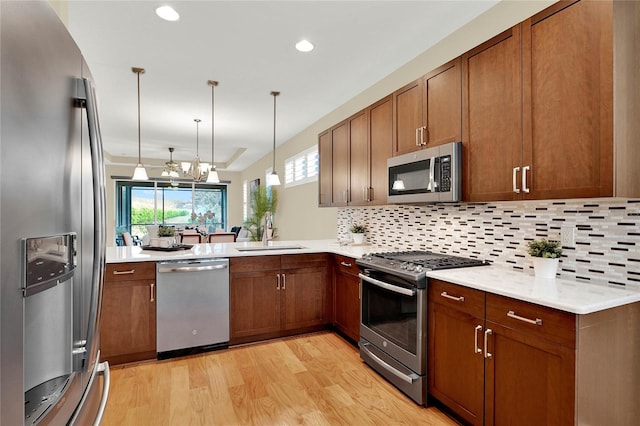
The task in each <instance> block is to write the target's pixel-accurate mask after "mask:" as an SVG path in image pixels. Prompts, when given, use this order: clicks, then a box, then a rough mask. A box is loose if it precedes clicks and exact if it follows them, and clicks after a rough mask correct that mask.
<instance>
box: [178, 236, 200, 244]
mask: <svg viewBox="0 0 640 426" xmlns="http://www.w3.org/2000/svg"><path fill="white" fill-rule="evenodd" d="M181 241H182V244H200V234H182V240H181Z"/></svg>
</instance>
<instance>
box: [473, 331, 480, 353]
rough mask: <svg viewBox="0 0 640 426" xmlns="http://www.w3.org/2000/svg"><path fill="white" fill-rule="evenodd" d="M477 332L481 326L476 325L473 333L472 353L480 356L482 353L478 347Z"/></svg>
mask: <svg viewBox="0 0 640 426" xmlns="http://www.w3.org/2000/svg"><path fill="white" fill-rule="evenodd" d="M478 331H482V326H481V325H476V329H475V332H474V333H473V342H474V345H475V351H474V352H473V353H476V354H481V353H482V349H480V348H479V347H478Z"/></svg>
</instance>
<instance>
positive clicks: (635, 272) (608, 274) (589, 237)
mask: <svg viewBox="0 0 640 426" xmlns="http://www.w3.org/2000/svg"><path fill="white" fill-rule="evenodd" d="M337 217H338V239H339V240H346V239H349V227H350V226H351V224H353V223H357V224H366V226H367V232H366V237H367V241H369V242H370V243H371V244H372V245H374V246H382V247H385V248H387V249H388V250H412V249H415V250H431V251H434V252H439V253H447V254H452V255H460V256H465V257H474V258H479V259H484V260H489V261H491V262H492V263H494V264H498V265H501V266H505V267H509V268H513V269H515V270H522V271H526V272H530V273H533V272H532V266H531V260H530V257H529V256H528V255H527V252H526V244H527V242H528V241H530V240H533V239H538V238H546V239H550V240H560V232H561V228H562V227H563V226H566V227H574V228H575V236H576V245H575V247H563V254H562V258H561V260H560V261H561V263H560V266H559V268H558V272H559V277H561V278H567V279H576V280H578V281H580V280H582V281H594V282H595V281H597V282H605V283H609V284H615V285H621V286H624V285H627V284H632V285H634V286H635V285H639V284H640V199H620V198H598V199H586V200H585V199H580V200H547V201H513V202H495V203H468V204H466V203H464V204H431V205H386V206H378V207H350V208H341V209H338V215H337Z"/></svg>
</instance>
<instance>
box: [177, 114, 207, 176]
mask: <svg viewBox="0 0 640 426" xmlns="http://www.w3.org/2000/svg"><path fill="white" fill-rule="evenodd" d="M193 121H195V122H196V156H195V158H194V159H193V161H191V162H190V163H189V162H186V161H183V162H182V163H181V165H182V172H183V173H184V174H185V175H189V176H191V177H192V178H193V180H194V182H200V180H202V178H203V177H204V176H205V175H206V174H207V171H208V170H209V163H202V162H201V161H200V154H199V147H200V121H202V120H200V119H199V118H194V119H193Z"/></svg>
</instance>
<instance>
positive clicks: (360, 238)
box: [349, 225, 367, 244]
mask: <svg viewBox="0 0 640 426" xmlns="http://www.w3.org/2000/svg"><path fill="white" fill-rule="evenodd" d="M349 231H350V232H351V238H352V239H353V242H354V243H355V244H362V243H364V233H365V232H367V227H366V226H365V225H352V226H351V228H350V229H349Z"/></svg>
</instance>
